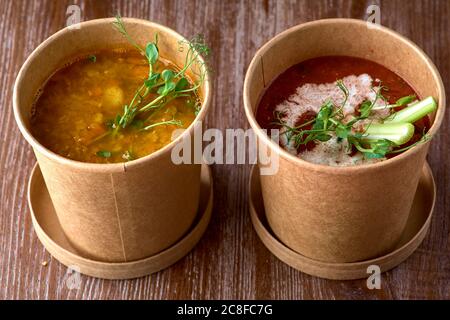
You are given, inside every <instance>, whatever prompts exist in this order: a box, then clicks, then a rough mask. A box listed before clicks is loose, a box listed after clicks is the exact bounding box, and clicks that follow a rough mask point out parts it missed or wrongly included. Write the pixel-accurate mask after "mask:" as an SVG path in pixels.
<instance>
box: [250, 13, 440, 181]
mask: <svg viewBox="0 0 450 320" xmlns="http://www.w3.org/2000/svg"><path fill="white" fill-rule="evenodd" d="M367 23H369V22H366V21H364V20H359V19H350V18H332V19H320V20H314V21H310V22H305V23H302V24H299V25H296V26H294V27H291V28H289V29H287V30H285V31H283V32H281V33H279V34H277V35H276V36H275V37H273V38H271V39H270V40H268V41H267V42H266V43H265V44H264V45H263V46H262V47H261V48H259V49H258V50H257V51H256V53H255V55H254V57H253V58H252V60H251V62H250V64H249V66H248V68H247V72H246V75H245V79H244V90H243V100H244V110H245V114H246V116H247V120H248V122H249V123H250V126H251V127H252V128H253V130H254V131H255V132H256V135H257V137H258V138H259V139H261V140H262V141H264V143H265V144H266V145H268V146H269V147H270V148H271V149H272V150H274V151H275V152H276V153H277V154H278V155H279V156H280V157H282V158H283V159H285V160H288V161H290V162H292V163H294V164H297V165H301V166H303V167H307V168H308V169H311V170H316V171H329V172H333V173H342V174H347V173H348V172H354V171H362V170H372V169H373V170H376V169H378V168H382V167H387V166H390V165H393V164H395V163H396V162H399V161H402V160H403V159H405V158H407V157H409V155H412V154H414V153H415V152H418V151H419V150H420V149H421V148H423V147H424V146H425V144H427V143H429V141H427V142H425V143H422V144H420V145H417V146H415V147H412V148H411V149H409V150H407V151H405V152H402V153H401V154H399V155H397V156H395V157H393V158H390V159H387V160H384V161H380V162H376V163H371V164H361V165H355V166H328V165H323V164H316V163H312V162H308V161H306V160H303V159H301V158H299V157H297V156H295V155H292V154H290V153H289V152H287V151H286V150H284V149H283V148H282V147H281V146H280V145H278V144H276V143H275V142H274V141H273V140H272V139H270V138H269V136H268V135H267V134H266V133H265V132H264V131H263V130H262V128H261V126H260V125H259V123H258V122H257V121H256V117H255V112H254V111H253V109H252V108H251V103H250V95H249V92H250V90H249V89H250V80H249V78H250V75H251V74H253V73H254V72H255V71H256V68H257V65H258V62H259V61H260V59H261V58H262V56H263V55H264V53H265V52H267V51H268V50H269V49H271V47H272V46H273V45H275V44H276V43H277V42H279V41H280V40H282V39H284V38H285V37H287V36H288V35H290V34H291V33H293V32H297V31H298V30H301V29H307V28H310V27H316V26H318V25H330V24H353V25H359V26H361V25H365V24H367ZM376 28H377V29H378V30H380V31H382V32H384V33H386V34H388V35H390V36H392V37H393V38H395V39H396V40H397V41H399V42H402V43H404V44H406V45H407V46H408V47H409V48H410V49H411V50H413V51H414V52H415V53H416V55H417V56H419V57H420V58H422V59H423V60H424V62H425V64H426V65H427V67H428V68H429V69H430V71H431V73H432V75H433V78H434V80H435V81H436V84H437V87H438V88H437V89H438V93H439V97H438V98H439V103H438V109H437V111H436V117H435V119H434V121H433V124H432V126H431V128H430V130H428V134H430V136H431V137H432V138H433V137H434V135H435V134H436V132H437V131H438V129H439V127H440V126H441V124H442V121H443V118H444V114H445V102H446V101H445V88H444V84H443V81H442V78H441V76H440V74H439V71H438V70H437V67H436V66H435V65H434V63H433V62H432V60H431V59H430V58H429V57H428V55H427V54H426V53H425V52H424V51H423V50H422V49H421V48H419V46H417V45H416V44H415V43H414V42H412V41H411V40H409V39H408V38H406V37H404V36H402V35H401V34H399V33H398V32H396V31H394V30H392V29H389V28H387V27H384V26H381V25H377V26H376ZM283 71H284V70H283ZM393 71H394V72H395V70H393ZM260 94H261V93H260ZM430 140H431V139H430Z"/></svg>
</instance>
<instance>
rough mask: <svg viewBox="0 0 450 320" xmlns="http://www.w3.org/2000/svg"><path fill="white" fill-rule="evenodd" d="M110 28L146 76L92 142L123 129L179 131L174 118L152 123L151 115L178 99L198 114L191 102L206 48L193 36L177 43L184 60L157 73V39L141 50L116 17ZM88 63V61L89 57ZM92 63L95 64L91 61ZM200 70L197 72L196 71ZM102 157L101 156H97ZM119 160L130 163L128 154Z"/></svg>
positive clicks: (203, 73) (200, 80)
mask: <svg viewBox="0 0 450 320" xmlns="http://www.w3.org/2000/svg"><path fill="white" fill-rule="evenodd" d="M113 27H114V28H115V29H116V30H117V31H118V32H120V33H121V34H122V35H123V37H124V38H125V39H126V40H127V41H128V42H129V43H130V44H131V45H132V46H133V47H134V48H136V49H137V50H138V51H139V52H140V53H141V55H142V56H143V57H145V60H146V62H147V65H148V73H147V76H146V78H145V79H144V80H143V81H142V83H141V85H140V86H139V87H138V88H137V89H136V91H135V93H134V95H133V97H132V99H131V100H130V101H129V102H128V103H127V104H125V105H123V111H122V112H121V113H119V114H117V116H116V117H115V118H114V119H110V120H108V121H107V122H106V127H107V128H108V131H107V132H106V133H105V134H102V135H101V136H99V137H98V138H97V139H95V140H94V141H95V142H97V141H99V140H101V139H103V138H105V137H108V136H110V137H116V136H117V135H118V133H119V132H120V131H121V130H125V129H127V128H134V129H137V130H138V131H137V132H142V131H149V130H152V129H154V128H155V127H158V126H169V125H172V126H177V127H182V126H183V122H182V121H181V120H179V119H176V117H175V116H176V115H174V116H172V119H170V120H165V119H162V120H159V121H155V120H154V118H155V117H154V115H155V114H156V112H157V111H159V110H164V109H163V108H164V107H165V106H167V105H168V104H169V103H170V102H172V101H173V100H175V99H179V98H185V99H186V98H187V99H189V100H188V101H189V103H191V104H192V107H193V113H194V114H195V115H197V113H198V112H199V110H200V107H201V103H200V101H192V100H195V99H193V97H195V94H196V92H197V90H198V89H199V88H200V86H201V85H202V84H203V82H204V81H205V78H206V71H205V68H203V64H204V63H203V60H202V57H203V56H207V55H208V54H209V48H208V46H207V45H206V44H205V41H204V39H203V37H202V36H196V37H194V38H193V39H192V40H190V41H187V40H183V41H181V42H180V43H179V44H180V47H179V50H180V52H183V51H186V52H184V54H185V60H184V64H183V66H181V67H180V69H176V68H174V67H171V66H170V65H166V66H165V69H163V70H162V71H160V70H158V67H157V64H158V62H159V61H160V58H161V57H160V52H159V47H158V35H157V34H156V35H155V38H154V40H153V41H151V42H148V43H147V44H146V46H145V47H142V46H140V45H139V44H138V43H137V42H136V41H135V40H134V39H133V38H132V37H131V36H130V34H129V33H128V32H127V29H126V27H125V24H124V23H123V21H122V18H121V17H120V15H117V16H116V20H115V21H114V22H113ZM89 59H90V60H91V61H93V60H92V59H91V57H89ZM93 62H95V61H93ZM197 70H201V71H197ZM188 71H189V72H191V74H193V75H194V76H195V77H196V78H197V79H198V80H197V81H193V80H191V79H190V78H189V77H188V75H187V73H188ZM98 156H102V157H104V154H103V153H102V154H98ZM122 158H123V159H125V160H127V161H129V160H132V159H134V156H133V155H132V153H131V152H126V153H124V154H122Z"/></svg>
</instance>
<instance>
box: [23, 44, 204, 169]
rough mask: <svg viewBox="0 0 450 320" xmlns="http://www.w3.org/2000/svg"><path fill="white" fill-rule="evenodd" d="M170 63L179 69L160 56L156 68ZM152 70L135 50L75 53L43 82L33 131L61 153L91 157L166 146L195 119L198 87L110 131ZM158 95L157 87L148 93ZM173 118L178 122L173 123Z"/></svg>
mask: <svg viewBox="0 0 450 320" xmlns="http://www.w3.org/2000/svg"><path fill="white" fill-rule="evenodd" d="M167 67H171V69H175V66H174V65H173V64H171V62H169V61H167V60H164V59H161V58H160V59H159V60H158V61H157V62H156V64H155V66H154V71H156V72H161V71H162V70H164V69H166V68H167ZM148 73H149V66H148V62H147V60H146V59H145V57H144V56H143V55H141V54H140V53H139V52H138V51H136V50H125V49H109V50H102V51H99V52H96V53H95V55H90V56H87V57H82V58H80V59H77V60H76V61H74V62H72V63H71V64H69V65H68V66H66V67H64V68H62V69H61V70H58V71H57V72H56V73H55V74H53V75H52V76H51V77H50V79H49V80H48V81H47V83H46V84H45V85H44V86H43V88H42V91H41V93H40V95H39V96H38V98H37V100H36V102H35V106H34V109H33V115H32V118H31V131H32V133H33V135H34V136H35V137H36V139H37V140H38V141H39V142H40V143H41V144H43V145H44V146H45V147H47V148H48V149H50V150H51V151H53V152H55V153H57V154H59V155H61V156H63V157H66V158H69V159H73V160H77V161H83V162H93V163H113V162H124V161H129V160H133V159H137V158H140V157H144V156H146V155H148V154H151V153H152V152H154V151H156V150H158V149H160V148H162V147H164V146H165V145H167V144H168V143H170V141H171V138H172V133H173V131H174V130H175V129H179V128H187V127H188V126H189V125H190V124H191V123H192V122H193V121H194V118H195V116H196V108H197V106H198V105H199V97H198V96H197V94H196V92H195V91H191V92H188V93H186V94H184V95H183V96H182V97H177V98H176V99H173V100H170V101H166V102H165V104H164V105H163V106H161V107H159V108H155V109H152V110H151V112H146V113H143V114H139V115H138V116H137V117H136V118H135V120H134V121H133V123H132V124H131V125H130V126H127V127H126V128H124V129H121V130H120V131H117V132H115V133H113V134H111V126H112V124H113V123H114V119H116V117H117V115H118V114H121V113H123V110H124V105H126V104H128V103H129V102H130V100H132V98H133V96H134V95H135V93H136V89H137V88H138V87H139V86H141V85H142V83H143V81H144V80H145V79H146V78H147V77H148ZM189 81H190V80H189ZM155 97H157V94H156V93H154V94H153V93H150V94H149V95H148V96H147V97H146V98H145V99H146V100H148V101H151V100H152V99H155ZM174 119H176V121H177V124H170V121H172V120H174ZM167 121H169V124H166V125H157V126H154V127H151V128H148V129H146V130H144V128H146V127H148V126H151V125H152V124H157V123H161V122H167Z"/></svg>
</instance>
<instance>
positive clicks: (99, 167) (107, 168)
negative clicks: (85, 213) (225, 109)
mask: <svg viewBox="0 0 450 320" xmlns="http://www.w3.org/2000/svg"><path fill="white" fill-rule="evenodd" d="M122 20H123V21H124V22H125V23H135V24H138V25H146V26H150V27H152V28H154V29H156V30H161V31H163V32H165V33H166V34H169V35H170V36H171V37H173V38H175V39H177V40H186V38H185V37H183V36H182V35H181V34H179V33H178V32H176V31H175V30H173V29H171V28H169V27H166V26H164V25H161V24H159V23H156V22H152V21H148V20H144V19H137V18H127V17H122ZM113 21H115V18H102V19H93V20H88V21H84V22H81V23H79V24H78V25H79V26H80V29H79V30H72V29H71V28H70V27H65V28H63V29H61V30H59V31H57V32H55V33H54V34H53V35H51V36H50V37H48V38H47V39H45V40H44V41H43V42H42V43H40V44H39V45H38V46H37V47H36V48H35V49H34V50H33V51H32V52H31V54H30V55H29V56H28V58H27V59H26V60H25V62H24V63H23V65H22V67H21V68H20V70H19V73H18V75H17V77H16V80H15V83H14V90H13V111H14V117H15V120H16V123H17V125H18V127H19V130H20V131H21V133H22V135H23V136H24V138H25V139H26V140H27V142H28V143H29V144H30V145H31V146H32V147H33V149H36V150H38V151H39V152H40V153H42V154H43V155H45V156H46V157H48V158H50V159H51V160H53V161H56V162H58V163H61V164H63V165H68V166H71V167H74V168H81V169H84V170H87V171H99V172H121V171H124V170H126V168H131V167H138V166H140V165H142V164H145V163H146V162H148V161H151V160H152V159H155V158H157V157H159V156H161V155H163V154H165V153H167V152H170V151H171V149H172V148H173V147H174V146H175V145H176V144H177V143H179V142H180V141H181V140H182V139H183V138H184V137H185V136H186V135H188V134H190V133H191V132H192V131H193V130H194V127H195V125H196V124H197V123H199V122H201V121H203V120H204V119H205V117H206V113H207V112H208V109H209V106H210V104H211V94H212V88H211V81H210V73H209V70H208V68H207V67H206V66H205V65H204V63H205V61H204V59H203V57H201V56H199V59H200V61H201V62H202V69H203V70H204V71H205V72H206V77H205V80H204V84H205V93H204V95H203V101H202V107H201V108H200V112H199V113H198V114H197V116H196V117H195V119H194V121H193V122H192V123H191V124H190V125H189V127H187V128H186V129H185V130H184V132H183V133H182V134H180V135H179V136H178V137H177V138H176V139H174V140H173V141H171V142H170V143H168V144H166V145H165V146H163V147H162V148H161V149H158V150H156V151H154V152H152V153H150V154H148V155H146V156H144V157H141V158H138V159H135V160H131V161H128V162H118V163H92V162H83V161H77V160H72V159H69V158H66V157H63V156H61V155H59V154H57V153H56V152H53V151H51V150H50V149H48V148H46V147H45V146H44V145H42V144H41V143H40V142H39V141H38V140H37V139H36V138H35V137H34V136H33V134H32V133H31V132H30V130H29V129H28V128H27V126H26V125H25V122H24V119H23V116H22V114H21V111H20V110H19V102H18V96H19V94H20V92H19V85H20V84H21V83H23V82H24V81H25V80H26V79H25V77H24V74H25V72H26V71H27V70H28V68H29V67H30V65H32V63H34V59H35V57H36V56H38V55H39V54H41V52H42V51H43V50H44V48H45V47H46V46H47V45H48V44H49V43H51V42H53V41H54V40H55V39H58V38H61V37H64V36H66V35H67V34H68V33H70V32H74V31H78V32H83V31H82V28H83V27H88V26H94V25H101V24H111V23H112V22H113ZM111 28H112V26H111Z"/></svg>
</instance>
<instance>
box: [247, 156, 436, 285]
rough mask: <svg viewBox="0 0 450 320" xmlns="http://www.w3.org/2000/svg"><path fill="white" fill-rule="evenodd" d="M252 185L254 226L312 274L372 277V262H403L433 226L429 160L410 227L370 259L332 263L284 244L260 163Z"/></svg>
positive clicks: (273, 248) (388, 265) (281, 255)
mask: <svg viewBox="0 0 450 320" xmlns="http://www.w3.org/2000/svg"><path fill="white" fill-rule="evenodd" d="M249 185H250V188H249V198H250V199H249V200H250V201H249V203H250V214H251V219H252V223H253V227H254V228H255V230H256V233H257V234H258V236H259V238H260V239H261V241H262V242H263V243H264V245H265V246H266V247H267V249H269V251H270V252H272V253H273V254H274V255H275V256H276V257H277V258H278V259H280V260H281V261H283V262H284V263H286V264H288V265H289V266H291V267H293V268H294V269H297V270H299V271H302V272H304V273H307V274H309V275H312V276H316V277H320V278H325V279H332V280H353V279H362V278H368V277H369V276H370V275H371V274H372V273H373V271H370V270H371V269H370V268H369V266H372V265H375V266H379V267H380V270H381V272H385V271H388V270H390V269H392V268H394V267H396V266H398V265H399V264H400V263H402V262H403V261H404V260H405V259H406V258H408V257H409V256H410V255H411V254H412V253H413V252H414V251H415V250H416V249H417V247H418V246H419V245H420V244H421V243H422V241H423V239H424V238H425V235H426V234H427V231H428V229H429V227H430V221H431V217H432V215H433V208H434V203H435V200H436V186H435V183H434V179H433V175H432V172H431V169H430V167H429V166H428V164H425V166H424V167H423V168H422V176H421V178H420V181H419V186H418V187H417V191H416V194H415V197H414V203H413V207H412V209H411V212H410V215H409V218H408V222H407V225H406V228H405V230H404V232H403V234H402V238H401V240H400V242H399V243H398V245H397V247H396V248H395V249H394V250H393V251H392V252H390V253H388V254H386V255H384V256H381V257H378V258H375V259H371V260H367V261H359V262H352V263H328V262H323V261H318V260H313V259H310V258H308V257H306V256H303V255H301V254H300V253H298V252H296V251H294V250H292V249H290V248H289V247H287V246H286V245H284V244H283V243H282V242H281V241H280V240H278V239H277V238H276V237H275V235H274V234H273V232H272V231H271V230H270V227H269V225H268V223H267V220H266V216H265V212H264V204H263V199H262V195H261V186H260V181H259V169H258V167H256V166H254V167H253V168H252V171H251V174H250V182H249ZM319 214H320V213H319ZM368 268H369V269H368Z"/></svg>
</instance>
